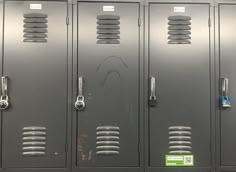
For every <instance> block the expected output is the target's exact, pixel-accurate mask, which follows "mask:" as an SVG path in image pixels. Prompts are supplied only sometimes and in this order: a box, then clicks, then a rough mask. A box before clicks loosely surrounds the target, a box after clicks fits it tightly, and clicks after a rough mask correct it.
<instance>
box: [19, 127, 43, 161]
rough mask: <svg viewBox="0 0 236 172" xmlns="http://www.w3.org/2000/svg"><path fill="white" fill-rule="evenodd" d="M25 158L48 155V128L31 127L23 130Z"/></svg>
mask: <svg viewBox="0 0 236 172" xmlns="http://www.w3.org/2000/svg"><path fill="white" fill-rule="evenodd" d="M22 140H23V144H22V155H23V156H30V157H35V156H44V155H46V128H45V127H39V126H31V127H24V128H23V138H22Z"/></svg>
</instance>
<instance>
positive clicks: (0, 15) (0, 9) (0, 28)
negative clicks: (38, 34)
mask: <svg viewBox="0 0 236 172" xmlns="http://www.w3.org/2000/svg"><path fill="white" fill-rule="evenodd" d="M2 34H3V1H0V71H2V47H3V44H2V43H3V37H2ZM0 121H2V114H1V117H0ZM0 138H1V139H2V122H1V124H0ZM1 139H0V155H2V140H1ZM0 167H2V156H1V157H0Z"/></svg>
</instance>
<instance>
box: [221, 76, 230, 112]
mask: <svg viewBox="0 0 236 172" xmlns="http://www.w3.org/2000/svg"><path fill="white" fill-rule="evenodd" d="M228 89H229V79H228V78H221V96H220V105H221V107H222V108H229V107H231V100H230V98H229V96H228Z"/></svg>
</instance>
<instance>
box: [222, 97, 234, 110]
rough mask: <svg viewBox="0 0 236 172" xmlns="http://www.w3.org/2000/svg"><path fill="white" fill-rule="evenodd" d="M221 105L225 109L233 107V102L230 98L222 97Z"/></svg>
mask: <svg viewBox="0 0 236 172" xmlns="http://www.w3.org/2000/svg"><path fill="white" fill-rule="evenodd" d="M220 105H221V107H223V108H230V107H231V100H230V98H229V97H228V96H220Z"/></svg>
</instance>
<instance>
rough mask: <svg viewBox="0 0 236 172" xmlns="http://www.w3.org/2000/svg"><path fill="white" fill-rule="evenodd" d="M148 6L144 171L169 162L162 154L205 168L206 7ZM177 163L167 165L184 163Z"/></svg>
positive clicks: (207, 107)
mask: <svg viewBox="0 0 236 172" xmlns="http://www.w3.org/2000/svg"><path fill="white" fill-rule="evenodd" d="M148 9H149V11H148V14H147V15H148V16H149V20H148V26H149V28H148V43H149V48H148V55H149V60H148V61H149V62H148V63H149V116H148V121H149V127H148V131H149V140H148V143H149V147H148V149H146V151H148V160H147V161H148V166H149V168H148V169H149V170H151V171H152V169H153V171H154V170H155V168H161V169H164V168H165V167H166V166H169V165H167V161H166V159H165V158H166V157H165V156H166V155H193V157H192V159H187V158H186V164H187V162H188V160H189V162H190V161H192V162H191V163H192V164H191V163H190V164H188V165H189V166H190V167H198V168H210V167H211V150H210V145H211V128H210V126H211V109H210V107H211V106H210V105H211V97H210V96H211V94H210V87H211V83H210V29H209V23H208V22H209V18H210V16H209V14H210V12H209V11H210V5H209V4H197V3H196V4H194V3H183V4H181V3H173V2H172V3H155V2H151V3H149V7H148ZM199 9H201V10H200V11H201V12H199ZM184 161H185V159H184ZM178 163H179V162H177V163H176V164H175V165H171V164H170V166H172V167H173V166H182V167H184V166H185V165H184V164H178ZM184 163H185V162H184ZM188 165H186V166H188ZM165 170H167V171H168V170H176V169H175V168H169V169H165ZM185 170H186V169H185Z"/></svg>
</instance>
